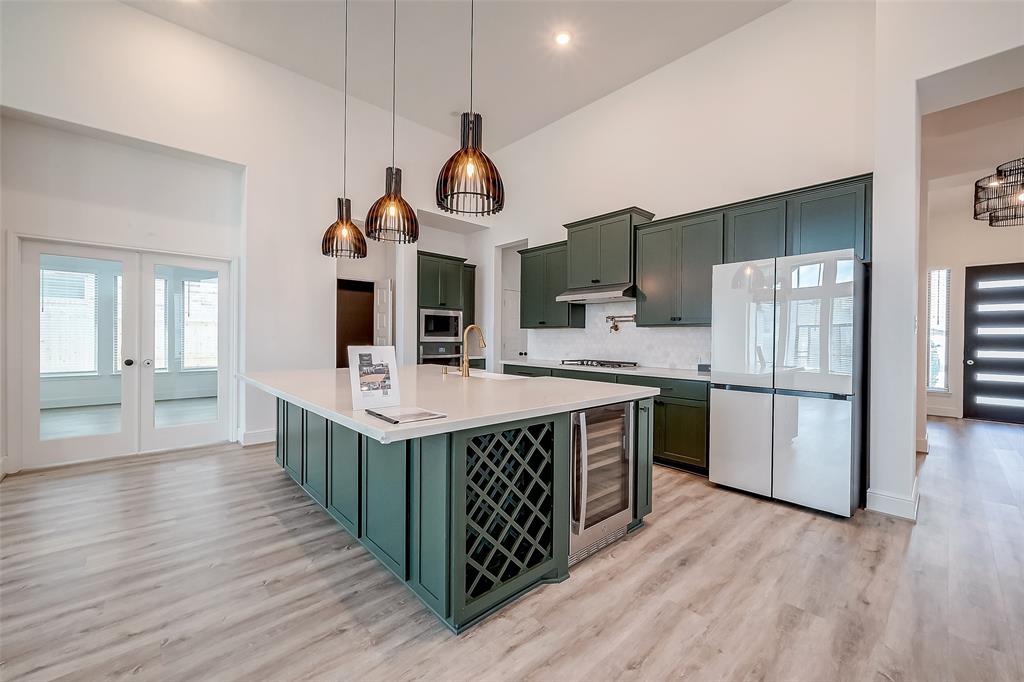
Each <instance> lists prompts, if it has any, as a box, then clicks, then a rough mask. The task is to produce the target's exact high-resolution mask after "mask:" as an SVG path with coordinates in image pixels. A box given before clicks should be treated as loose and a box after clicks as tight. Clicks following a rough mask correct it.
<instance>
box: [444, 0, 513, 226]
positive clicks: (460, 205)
mask: <svg viewBox="0 0 1024 682" xmlns="http://www.w3.org/2000/svg"><path fill="white" fill-rule="evenodd" d="M474 24H475V16H474V2H473V0H470V2H469V111H467V112H465V113H463V114H462V135H461V138H462V141H461V144H462V148H461V149H459V151H457V152H455V154H453V155H452V157H451V158H450V159H448V161H446V162H445V164H444V165H443V166H442V167H441V172H440V173H439V174H438V176H437V207H438V208H440V209H441V210H443V211H447V212H448V213H465V214H468V215H492V214H494V213H498V212H499V211H501V209H503V208H504V207H505V185H504V183H502V181H501V174H500V173H498V167H497V166H495V165H494V162H493V161H491V160H490V159H489V158H487V155H486V154H484V153H483V151H482V150H481V146H482V142H483V119H482V118H481V116H480V114H478V113H476V112H474V111H473V38H474V31H473V29H474Z"/></svg>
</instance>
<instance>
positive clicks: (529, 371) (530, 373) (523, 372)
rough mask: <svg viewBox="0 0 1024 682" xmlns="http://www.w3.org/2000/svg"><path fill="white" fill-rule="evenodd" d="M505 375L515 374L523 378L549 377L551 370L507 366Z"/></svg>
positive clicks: (525, 366)
mask: <svg viewBox="0 0 1024 682" xmlns="http://www.w3.org/2000/svg"><path fill="white" fill-rule="evenodd" d="M503 373H504V374H515V375H517V376H521V377H549V376H551V370H550V369H547V368H546V367H529V366H527V365H505V367H504V369H503Z"/></svg>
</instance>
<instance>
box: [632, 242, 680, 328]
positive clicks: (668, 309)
mask: <svg viewBox="0 0 1024 682" xmlns="http://www.w3.org/2000/svg"><path fill="white" fill-rule="evenodd" d="M680 236H681V229H680V226H679V224H678V223H669V224H667V225H660V226H657V227H650V228H644V229H640V230H637V233H636V283H637V292H636V324H637V326H639V327H650V326H659V325H671V324H677V323H678V322H679V320H680V318H681V302H680V293H681V290H680V285H679V282H680V275H681V273H680V263H679V257H680V253H679V251H680Z"/></svg>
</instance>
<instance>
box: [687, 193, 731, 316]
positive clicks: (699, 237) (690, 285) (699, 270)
mask: <svg viewBox="0 0 1024 682" xmlns="http://www.w3.org/2000/svg"><path fill="white" fill-rule="evenodd" d="M724 220H725V219H724V215H723V214H721V213H717V214H714V215H710V216H706V217H703V218H698V219H696V220H694V221H692V222H691V221H687V222H685V223H683V227H682V233H681V235H680V262H679V272H680V277H681V282H680V289H681V293H680V299H681V304H680V308H679V313H677V314H678V315H679V316H680V319H679V322H680V323H682V324H694V325H696V324H700V325H704V324H706V325H710V324H711V273H712V269H713V268H714V267H715V266H716V265H718V264H720V263H721V262H722V251H723V243H722V242H723V230H724Z"/></svg>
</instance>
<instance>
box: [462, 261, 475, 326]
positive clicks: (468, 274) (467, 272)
mask: <svg viewBox="0 0 1024 682" xmlns="http://www.w3.org/2000/svg"><path fill="white" fill-rule="evenodd" d="M474 323H476V266H475V265H470V264H469V263H466V264H464V265H463V266H462V327H463V329H465V328H466V327H468V326H469V325H471V324H474Z"/></svg>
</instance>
